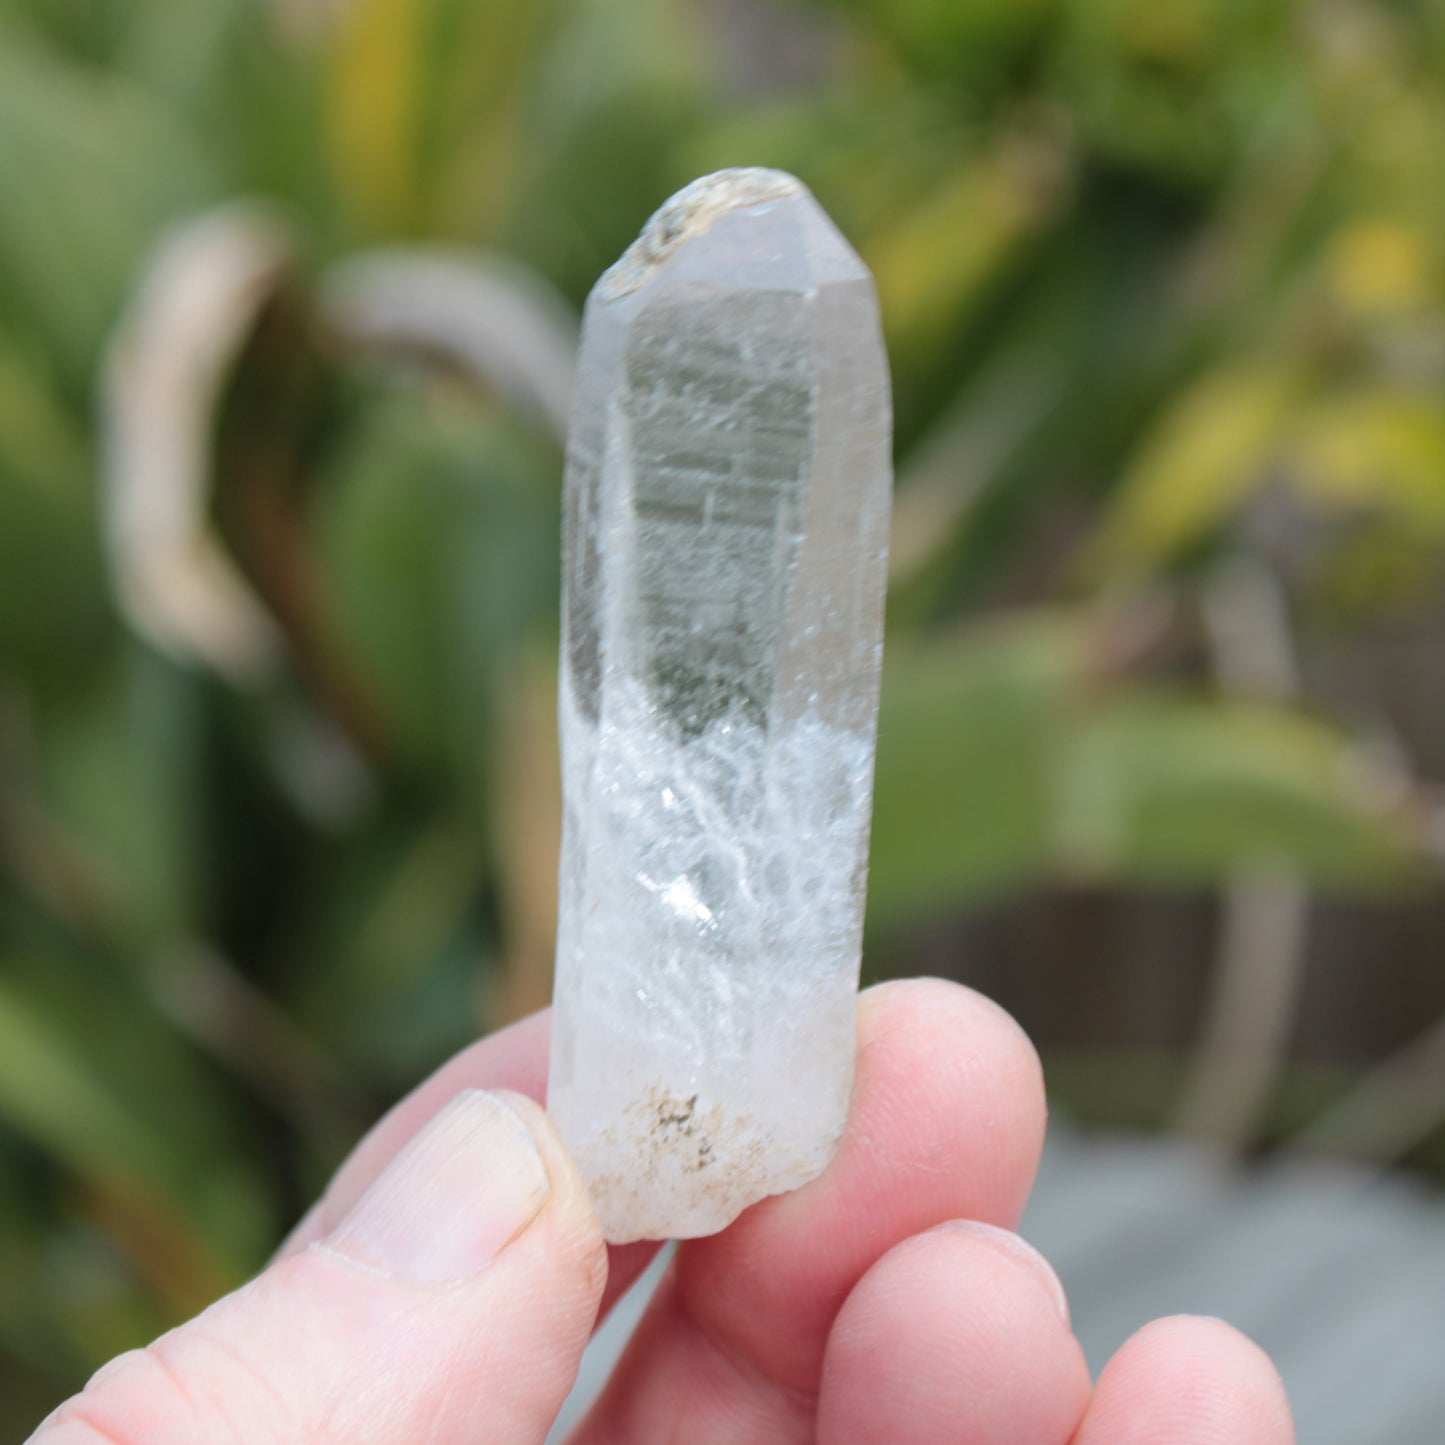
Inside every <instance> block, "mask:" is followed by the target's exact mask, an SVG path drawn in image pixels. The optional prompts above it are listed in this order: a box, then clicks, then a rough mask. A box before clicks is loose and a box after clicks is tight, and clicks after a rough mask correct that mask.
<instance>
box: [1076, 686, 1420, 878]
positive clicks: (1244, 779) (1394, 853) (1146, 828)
mask: <svg viewBox="0 0 1445 1445" xmlns="http://www.w3.org/2000/svg"><path fill="white" fill-rule="evenodd" d="M1065 758H1066V763H1065V766H1064V767H1063V768H1062V769H1061V770H1060V774H1059V785H1060V790H1059V795H1058V798H1057V802H1056V813H1055V834H1054V840H1053V841H1054V852H1055V856H1056V858H1057V859H1058V861H1059V863H1060V864H1061V865H1062V866H1063V867H1065V868H1066V869H1068V870H1069V871H1071V872H1074V873H1076V874H1080V875H1083V876H1086V877H1100V876H1104V877H1111V878H1136V879H1141V880H1145V881H1149V882H1205V881H1210V880H1214V879H1218V878H1221V877H1223V876H1224V875H1226V874H1227V873H1228V872H1230V871H1231V870H1234V869H1236V868H1244V867H1256V866H1262V867H1275V866H1278V865H1281V864H1288V865H1290V866H1293V867H1296V868H1299V869H1302V870H1304V871H1306V872H1308V873H1309V874H1311V875H1313V876H1314V877H1316V878H1319V879H1321V880H1326V881H1329V882H1332V883H1335V884H1338V885H1351V884H1353V885H1357V886H1369V885H1379V884H1381V883H1384V882H1387V881H1389V880H1392V879H1393V880H1395V881H1400V880H1402V879H1403V878H1404V877H1405V876H1406V875H1407V870H1408V869H1409V867H1410V866H1411V864H1412V862H1413V863H1414V864H1415V865H1417V866H1418V864H1419V863H1420V861H1421V860H1420V858H1419V857H1418V856H1412V855H1414V849H1413V847H1412V843H1411V840H1410V837H1409V834H1408V832H1407V830H1406V823H1405V818H1404V815H1403V809H1402V807H1401V802H1402V799H1401V796H1400V792H1399V787H1398V784H1397V782H1396V781H1395V780H1394V779H1393V778H1390V777H1388V776H1385V775H1383V774H1381V773H1379V772H1377V771H1376V770H1375V769H1373V768H1371V767H1370V766H1369V765H1368V764H1367V763H1366V761H1365V759H1364V758H1363V757H1362V756H1361V753H1360V751H1359V749H1358V748H1356V747H1355V746H1353V745H1352V744H1351V743H1350V741H1349V740H1348V739H1347V738H1345V737H1343V736H1342V735H1341V734H1340V733H1339V732H1337V731H1336V730H1335V729H1333V728H1331V727H1329V726H1328V725H1326V724H1324V723H1322V722H1319V721H1317V720H1315V719H1313V718H1309V717H1306V716H1304V715H1302V714H1299V713H1295V712H1291V711H1287V710H1285V709H1282V708H1275V707H1269V706H1265V705H1262V704H1252V703H1246V702H1236V701H1228V700H1205V699H1200V698H1189V697H1184V696H1179V695H1175V694H1172V693H1170V692H1166V691H1164V690H1162V689H1158V690H1145V689H1142V688H1130V689H1124V690H1121V691H1120V692H1119V693H1118V694H1117V695H1115V696H1113V697H1109V698H1106V699H1103V700H1101V701H1100V702H1099V703H1098V704H1097V705H1095V706H1093V707H1091V708H1089V709H1087V710H1085V712H1084V714H1083V715H1082V716H1081V717H1080V718H1079V719H1078V720H1077V721H1076V722H1075V724H1074V725H1073V726H1072V727H1071V729H1070V733H1069V738H1068V745H1067V749H1066V752H1065Z"/></svg>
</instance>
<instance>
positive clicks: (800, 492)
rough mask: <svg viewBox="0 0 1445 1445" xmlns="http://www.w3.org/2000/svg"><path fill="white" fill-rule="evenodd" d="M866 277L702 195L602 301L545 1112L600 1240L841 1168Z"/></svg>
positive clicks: (853, 919) (879, 508)
mask: <svg viewBox="0 0 1445 1445" xmlns="http://www.w3.org/2000/svg"><path fill="white" fill-rule="evenodd" d="M890 433H891V417H890V407H889V389H888V374H887V363H886V360H885V356H884V351H883V342H882V338H881V335H880V331H879V323H878V307H877V301H876V299H875V295H874V290H873V283H872V278H871V277H870V276H869V274H868V271H867V268H866V267H865V266H864V265H863V263H862V262H861V261H860V260H859V259H858V257H857V256H856V255H855V254H854V252H853V250H852V249H851V248H850V247H849V245H848V243H847V242H846V241H845V240H844V239H843V237H842V236H841V235H840V234H839V232H838V230H837V228H836V227H835V226H834V225H833V223H832V222H831V221H830V220H829V219H828V217H827V216H826V215H825V214H824V212H823V211H822V209H821V208H820V207H819V206H818V204H817V202H816V201H814V199H813V198H812V196H811V195H810V194H809V193H808V192H807V190H806V189H805V188H804V187H803V186H802V185H801V184H800V183H799V182H798V181H796V180H794V179H793V178H792V177H791V176H788V175H784V174H783V173H781V172H778V171H761V170H737V171H723V172H720V173H718V174H717V175H715V176H708V177H705V178H704V179H702V180H700V181H697V182H694V183H693V184H692V185H691V186H689V187H687V188H686V189H685V190H683V191H681V192H680V193H679V194H678V195H677V196H675V197H673V199H672V200H671V201H669V202H668V203H667V205H665V206H664V207H663V208H662V209H661V210H660V211H659V212H658V213H657V214H656V215H655V216H654V217H653V218H652V220H651V221H650V222H649V223H648V225H647V227H646V229H645V230H644V231H643V233H642V236H641V237H640V238H639V240H638V241H637V243H636V244H635V245H634V246H633V247H632V248H631V249H630V250H629V251H628V252H627V254H626V255H625V256H624V257H623V258H622V259H621V260H620V261H619V262H618V263H617V265H615V266H614V267H613V268H612V269H611V270H610V271H608V272H607V274H606V275H604V276H603V277H602V279H601V280H600V281H599V282H598V284H597V286H596V288H595V289H594V291H593V293H592V295H591V297H590V298H589V300H588V303H587V311H586V317H585V321H584V326H583V338H582V351H581V358H580V362H579V370H578V378H577V394H576V398H575V401H574V410H573V417H572V429H571V434H570V436H569V440H568V453H567V495H566V538H565V558H564V574H565V581H564V627H563V631H564V637H563V656H562V681H561V704H560V711H561V731H562V762H563V794H564V799H565V817H564V825H563V842H562V862H561V906H560V917H559V921H558V939H557V978H556V992H555V1002H556V1013H555V1017H554V1022H553V1038H552V1065H551V1080H550V1085H549V1097H548V1107H549V1109H550V1110H551V1113H552V1115H553V1117H554V1119H555V1120H556V1122H557V1124H558V1126H559V1128H560V1129H561V1131H562V1134H563V1136H564V1137H565V1139H566V1141H567V1143H568V1145H569V1147H570V1149H571V1151H572V1153H573V1156H574V1158H575V1159H576V1160H577V1162H578V1164H579V1166H580V1168H581V1170H582V1174H583V1177H584V1179H585V1180H586V1182H587V1185H588V1187H589V1189H590V1191H591V1193H592V1197H593V1200H594V1202H595V1204H596V1206H597V1209H598V1212H599V1214H600V1215H601V1218H602V1222H603V1226H604V1228H605V1230H606V1233H607V1236H608V1238H609V1239H611V1240H613V1241H617V1242H620V1241H624V1240H630V1239H642V1238H666V1237H669V1236H671V1237H685V1236H692V1235H701V1234H710V1233H712V1232H714V1231H716V1230H718V1229H721V1228H722V1227H723V1226H724V1225H726V1224H727V1223H729V1222H730V1221H731V1220H732V1219H733V1218H735V1217H736V1216H737V1214H739V1213H740V1212H741V1211H742V1210H743V1209H744V1208H746V1207H747V1206H748V1205H749V1204H751V1203H754V1202H755V1201H756V1200H758V1199H761V1198H763V1197H764V1196H766V1195H769V1194H776V1193H780V1192H782V1191H784V1190H788V1189H793V1188H796V1187H797V1186H798V1185H800V1184H803V1183H806V1182H807V1181H808V1180H809V1179H811V1178H813V1177H814V1176H816V1175H817V1174H818V1173H819V1172H821V1170H822V1169H823V1167H824V1166H825V1165H826V1164H827V1162H828V1160H829V1159H830V1158H831V1157H832V1154H833V1151H834V1150H835V1148H836V1147H837V1143H838V1139H839V1137H840V1135H841V1133H842V1129H843V1124H844V1120H845V1117H846V1114H847V1108H848V1096H849V1091H850V1088H851V1085H852V1075H853V1057H854V1049H855V1029H856V1024H855V995H856V991H857V986H858V963H859V949H860V939H861V929H862V918H863V898H864V883H865V873H866V864H867V849H868V822H869V814H870V808H871V801H872V784H873V744H874V732H875V726H876V716H877V702H878V672H879V662H880V649H881V639H882V611H883V584H884V565H885V559H886V549H887V539H888V519H889V507H890V499H891V472H890Z"/></svg>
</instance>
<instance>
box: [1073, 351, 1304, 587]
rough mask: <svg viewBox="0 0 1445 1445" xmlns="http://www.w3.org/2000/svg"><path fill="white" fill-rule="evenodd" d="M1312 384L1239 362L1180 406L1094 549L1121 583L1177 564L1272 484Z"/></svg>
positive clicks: (1137, 466) (1124, 487) (1146, 452)
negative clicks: (1294, 413) (1295, 411)
mask: <svg viewBox="0 0 1445 1445" xmlns="http://www.w3.org/2000/svg"><path fill="white" fill-rule="evenodd" d="M1303 390H1304V379H1303V378H1302V376H1301V375H1300V373H1299V372H1298V370H1297V369H1296V368H1294V367H1292V366H1289V365H1283V364H1280V363H1277V362H1272V361H1264V362H1255V361H1237V362H1231V363H1229V364H1227V365H1225V366H1223V367H1221V368H1219V369H1218V370H1216V371H1214V372H1211V373H1209V374H1207V375H1206V376H1204V377H1203V378H1202V379H1201V380H1199V381H1197V382H1195V383H1194V385H1193V386H1191V387H1189V388H1188V389H1187V390H1185V391H1184V392H1183V394H1182V395H1181V396H1179V397H1178V398H1177V399H1176V400H1175V401H1173V402H1172V403H1171V405H1170V406H1169V407H1168V409H1167V410H1166V411H1165V413H1164V415H1163V416H1162V417H1161V418H1160V420H1159V421H1158V422H1157V423H1156V425H1155V426H1154V428H1153V430H1152V431H1151V432H1150V433H1149V434H1148V435H1147V436H1146V437H1145V438H1144V440H1143V442H1142V443H1141V445H1140V447H1139V449H1138V453H1137V455H1136V458H1135V460H1134V462H1133V463H1132V465H1131V466H1130V467H1129V469H1128V471H1127V473H1126V474H1125V476H1124V477H1123V479H1122V481H1121V483H1120V485H1119V489H1118V492H1117V493H1116V495H1115V497H1114V499H1113V501H1112V504H1111V506H1110V508H1109V511H1108V513H1107V514H1106V516H1105V519H1104V523H1103V527H1102V529H1101V532H1100V535H1099V536H1098V537H1097V539H1096V542H1095V548H1094V553H1095V562H1096V566H1097V569H1098V570H1099V571H1100V572H1101V573H1105V574H1107V575H1109V576H1111V577H1113V578H1115V579H1118V578H1122V577H1130V576H1138V575H1140V574H1142V573H1145V572H1148V571H1151V570H1153V569H1155V568H1158V567H1161V566H1164V565H1165V564H1167V563H1169V562H1171V561H1173V560H1175V559H1176V558H1177V557H1178V556H1179V555H1180V554H1181V553H1182V552H1185V551H1187V550H1189V549H1191V548H1193V547H1196V546H1198V545H1199V544H1200V543H1201V542H1203V541H1205V540H1207V539H1208V538H1209V537H1211V536H1212V535H1213V534H1214V533H1215V532H1216V531H1217V529H1218V528H1219V527H1220V526H1221V525H1222V524H1223V523H1224V522H1225V521H1226V520H1227V519H1228V518H1229V517H1230V516H1231V515H1232V514H1233V513H1234V511H1235V509H1236V508H1237V507H1238V506H1239V504H1240V503H1241V502H1242V501H1243V500H1244V498H1245V497H1246V496H1247V495H1248V493H1249V491H1250V489H1251V488H1252V487H1254V486H1256V485H1258V484H1260V483H1261V482H1263V481H1265V480H1266V479H1267V478H1268V476H1269V467H1270V464H1271V462H1273V461H1274V459H1275V455H1276V450H1277V446H1278V443H1279V439H1280V436H1281V433H1282V430H1283V428H1284V424H1285V421H1286V419H1287V418H1288V416H1289V413H1290V410H1291V408H1292V407H1293V406H1294V405H1295V404H1296V402H1297V401H1298V400H1299V398H1300V396H1301V394H1302V392H1303Z"/></svg>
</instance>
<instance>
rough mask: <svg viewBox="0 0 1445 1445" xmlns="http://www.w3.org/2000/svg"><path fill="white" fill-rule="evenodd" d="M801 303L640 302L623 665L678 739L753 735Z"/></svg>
mask: <svg viewBox="0 0 1445 1445" xmlns="http://www.w3.org/2000/svg"><path fill="white" fill-rule="evenodd" d="M805 306H806V302H805V300H804V298H803V297H802V296H801V295H799V294H797V293H795V292H793V293H788V292H781V293H780V292H765V291H751V292H749V291H745V292H741V293H739V292H736V291H734V292H729V293H722V294H719V293H717V292H714V291H711V290H704V289H701V288H688V289H682V288H679V289H677V290H674V291H671V292H664V293H663V294H662V295H659V296H657V297H656V298H653V299H652V300H651V301H650V303H649V304H648V305H647V306H646V307H645V308H644V309H643V311H642V313H641V315H639V316H638V318H637V320H636V322H635V324H634V328H633V334H632V337H631V338H630V344H629V346H628V356H627V363H626V389H625V392H624V401H623V407H624V410H625V413H626V417H627V422H628V427H627V432H628V447H629V450H630V460H631V466H630V467H629V469H628V471H629V473H630V479H631V488H632V491H631V496H630V498H629V499H628V507H627V514H628V522H629V524H630V525H631V526H632V527H633V528H634V529H635V546H634V548H633V549H632V551H633V557H632V565H633V568H634V571H635V575H634V576H633V577H632V578H630V579H621V578H617V579H612V581H611V585H613V586H618V585H621V586H624V587H630V588H635V594H634V596H633V598H632V603H633V606H634V607H635V613H634V621H635V624H636V631H635V634H634V638H635V641H634V644H633V645H634V646H635V647H636V648H637V649H638V651H637V652H636V653H635V654H634V666H635V668H636V672H637V675H638V676H639V678H640V679H641V680H642V681H643V684H644V686H645V687H646V688H647V690H648V693H649V695H650V697H651V700H652V701H653V703H654V704H655V705H656V706H657V707H658V709H659V710H660V712H661V714H662V715H663V717H665V718H666V719H667V720H668V721H669V722H670V723H671V724H672V725H673V726H674V727H675V728H676V729H677V731H678V733H679V734H680V735H681V736H683V737H694V736H697V735H698V734H700V733H701V732H703V731H704V730H705V729H706V728H708V727H709V726H710V725H711V724H713V723H715V722H718V721H721V720H731V721H734V722H746V723H751V724H753V725H755V726H757V727H760V728H765V727H766V726H767V722H768V713H769V710H770V706H771V703H772V696H773V692H774V685H775V677H776V670H777V665H778V659H779V655H780V652H781V648H782V641H783V635H784V632H785V629H786V627H787V621H788V616H787V614H788V593H789V582H790V578H791V574H792V572H793V570H794V568H795V566H796V562H797V556H798V551H799V547H800V545H801V520H802V498H803V489H804V488H805V487H806V486H807V485H808V481H809V478H808V475H807V472H808V458H809V450H810V445H811V440H812V424H813V396H812V391H811V388H810V386H809V377H810V373H811V348H810V345H809V341H808V331H807V317H806V316H805V315H804V308H805Z"/></svg>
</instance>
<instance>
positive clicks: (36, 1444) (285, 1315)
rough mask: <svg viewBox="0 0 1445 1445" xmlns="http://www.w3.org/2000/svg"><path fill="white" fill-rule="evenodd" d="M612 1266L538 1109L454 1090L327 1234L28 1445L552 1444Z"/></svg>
mask: <svg viewBox="0 0 1445 1445" xmlns="http://www.w3.org/2000/svg"><path fill="white" fill-rule="evenodd" d="M606 1276H607V1252H606V1248H605V1246H604V1245H603V1242H602V1235H601V1231H600V1229H599V1227H598V1224H597V1219H596V1216H595V1215H594V1214H593V1212H592V1207H591V1205H590V1204H589V1203H588V1202H587V1197H586V1195H585V1193H584V1192H583V1190H582V1186H581V1184H580V1183H579V1182H578V1180H577V1176H576V1174H575V1173H574V1171H573V1169H572V1166H571V1163H570V1162H569V1161H568V1159H567V1157H566V1155H565V1153H564V1152H563V1149H562V1146H561V1143H560V1142H559V1141H558V1139H557V1136H556V1135H555V1133H554V1132H553V1131H552V1127H551V1125H550V1124H549V1123H548V1122H547V1119H546V1117H545V1115H543V1113H542V1111H541V1110H540V1109H539V1108H538V1107H537V1106H536V1105H535V1104H533V1103H532V1102H531V1101H530V1100H527V1099H524V1098H521V1097H520V1096H518V1095H513V1094H493V1093H483V1092H480V1091H471V1092H468V1093H464V1094H459V1095H458V1096H457V1097H456V1098H455V1099H453V1100H452V1101H451V1103H449V1104H448V1105H446V1107H445V1108H443V1109H442V1110H441V1112H440V1113H439V1114H437V1115H436V1117H435V1118H433V1119H432V1121H431V1122H430V1123H429V1124H428V1125H427V1126H426V1127H425V1128H424V1129H423V1130H422V1131H421V1133H420V1134H418V1135H417V1136H416V1138H415V1139H414V1140H412V1142H411V1143H410V1144H408V1145H407V1146H406V1148H405V1149H403V1150H402V1151H401V1153H400V1154H398V1155H397V1156H396V1158H395V1159H394V1160H393V1161H392V1162H391V1164H390V1165H388V1167H387V1168H386V1170H385V1171H384V1172H383V1173H382V1174H381V1176H380V1177H379V1178H378V1179H377V1180H376V1181H375V1183H373V1184H372V1186H371V1187H370V1188H369V1189H368V1190H367V1192H366V1193H365V1194H364V1195H363V1196H362V1198H361V1199H360V1201H359V1202H358V1203H357V1204H356V1205H355V1206H354V1207H353V1209H352V1210H351V1212H350V1213H349V1214H348V1215H347V1216H346V1217H345V1218H344V1219H343V1220H342V1221H341V1223H340V1224H339V1225H337V1227H336V1228H335V1229H334V1230H333V1231H332V1232H331V1233H330V1234H329V1235H328V1236H327V1237H326V1238H325V1239H322V1240H320V1241H318V1242H317V1243H316V1244H313V1245H312V1246H310V1248H308V1249H306V1250H304V1251H302V1252H301V1253H300V1254H296V1255H293V1256H291V1257H290V1258H287V1259H283V1260H280V1261H278V1262H277V1263H275V1264H273V1265H272V1266H271V1267H270V1268H269V1269H267V1270H266V1271H265V1272H264V1273H263V1274H261V1275H259V1276H257V1278H255V1279H254V1280H252V1281H251V1282H250V1283H249V1284H247V1285H245V1286H244V1287H243V1288H241V1289H239V1290H237V1291H236V1293H235V1294H232V1295H228V1296H227V1297H226V1298H225V1299H223V1300H221V1301H219V1302H218V1303H217V1304H215V1305H213V1306H212V1307H211V1308H210V1309H208V1310H207V1311H206V1312H205V1313H204V1314H202V1315H200V1316H199V1317H198V1318H197V1319H195V1320H192V1321H191V1322H190V1323H189V1324H187V1325H183V1326H181V1328H180V1329H177V1330H173V1331H172V1332H171V1333H170V1334H168V1335H165V1336H163V1337H162V1338H161V1339H159V1340H157V1341H156V1342H155V1344H153V1345H151V1346H150V1347H149V1349H145V1350H138V1351H135V1352H134V1353H132V1354H129V1355H122V1356H121V1357H120V1358H119V1359H118V1360H115V1361H112V1363H111V1364H109V1365H107V1366H106V1367H105V1368H104V1369H103V1370H101V1372H100V1373H99V1374H98V1375H97V1376H96V1377H95V1378H94V1379H93V1380H92V1381H91V1382H90V1384H89V1385H87V1386H86V1388H85V1390H84V1392H83V1393H81V1394H80V1395H77V1396H76V1397H75V1398H74V1399H72V1400H70V1401H68V1402H67V1403H66V1404H64V1405H62V1406H61V1407H60V1409H59V1410H57V1411H56V1412H55V1414H53V1415H52V1416H51V1417H50V1419H49V1420H47V1421H46V1422H45V1424H43V1425H42V1426H41V1427H40V1429H39V1431H38V1432H37V1433H36V1434H35V1435H34V1436H32V1438H31V1445H210V1442H213V1441H214V1442H216V1445H222V1442H225V1445H231V1442H241V1441H244V1442H245V1445H343V1442H347V1445H350V1442H358V1445H359V1442H362V1441H365V1442H367V1445H393V1442H394V1445H403V1442H415V1441H417V1440H421V1439H425V1440H427V1441H428V1442H431V1445H452V1442H456V1445H462V1442H464V1441H465V1442H467V1445H475V1442H478V1441H487V1442H491V1441H496V1442H506V1445H512V1442H517V1445H522V1442H528V1441H536V1442H541V1441H542V1440H543V1438H544V1437H545V1435H546V1433H547V1429H548V1427H549V1426H550V1424H551V1423H552V1419H553V1417H554V1416H555V1415H556V1413H557V1411H558V1410H559V1409H560V1408H561V1404H562V1401H563V1399H564V1397H565V1396H566V1394H567V1391H568V1389H569V1388H570V1387H571V1384H572V1381H573V1378H574V1377H575V1375H576V1373H577V1362H578V1360H579V1359H580V1357H581V1354H582V1347H583V1345H584V1344H585V1343H586V1340H587V1337H588V1335H589V1333H590V1332H591V1329H592V1325H593V1322H594V1320H595V1318H596V1314H597V1306H598V1301H599V1300H600V1298H601V1295H602V1287H603V1284H604V1283H605V1281H606Z"/></svg>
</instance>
